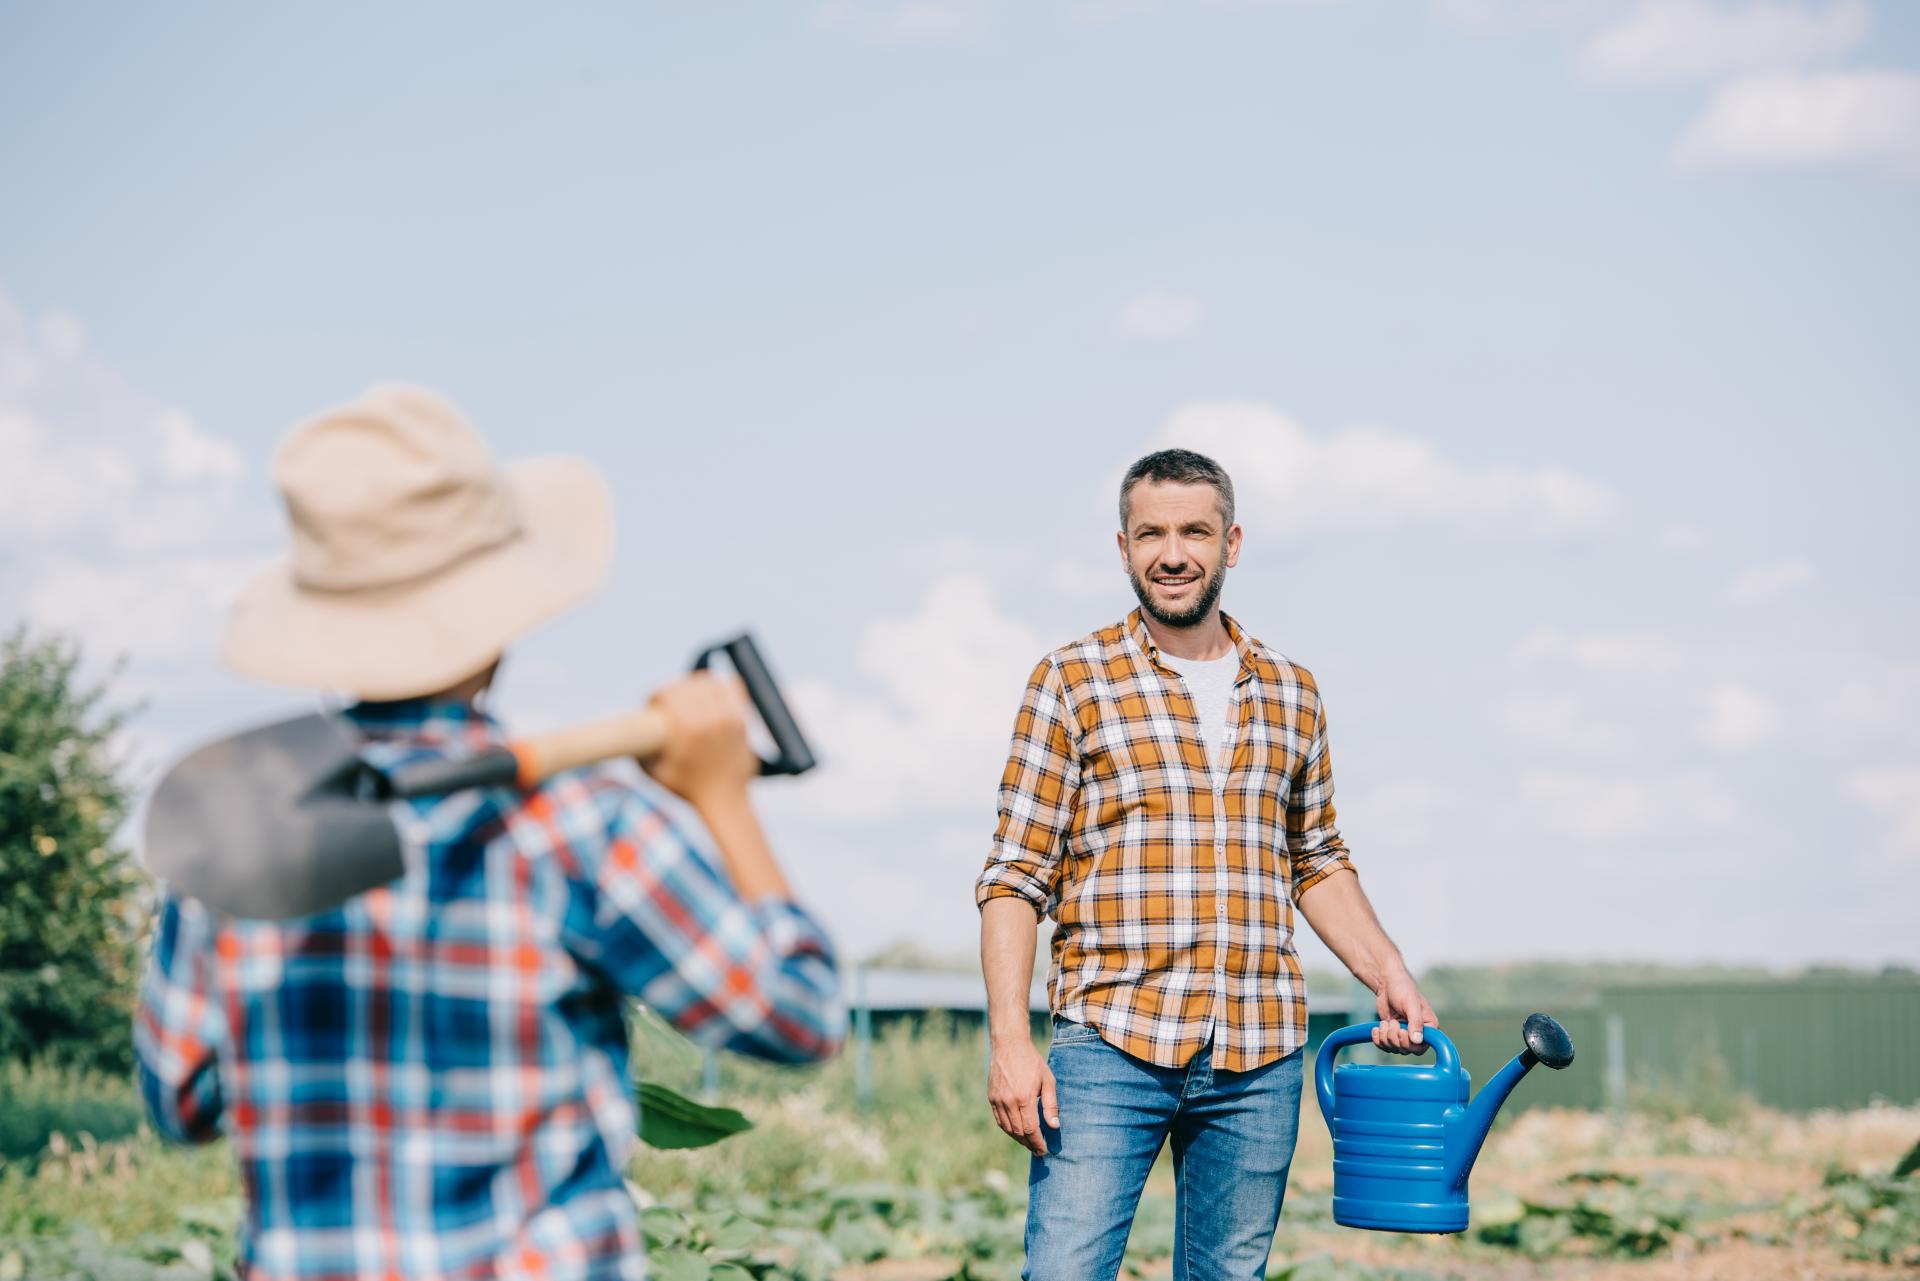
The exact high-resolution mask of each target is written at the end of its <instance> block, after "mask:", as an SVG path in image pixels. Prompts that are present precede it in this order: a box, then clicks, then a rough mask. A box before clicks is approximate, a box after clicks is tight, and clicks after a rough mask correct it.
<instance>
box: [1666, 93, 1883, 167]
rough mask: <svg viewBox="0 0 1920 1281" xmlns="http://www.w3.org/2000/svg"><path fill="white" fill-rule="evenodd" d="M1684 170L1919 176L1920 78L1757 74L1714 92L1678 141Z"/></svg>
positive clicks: (1677, 151) (1676, 153)
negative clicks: (1825, 170) (1829, 170)
mask: <svg viewBox="0 0 1920 1281" xmlns="http://www.w3.org/2000/svg"><path fill="white" fill-rule="evenodd" d="M1674 159H1675V161H1676V162H1677V163H1679V164H1680V165H1682V166H1684V167H1688V168H1736V167H1756V168H1847V169H1859V170H1864V171H1866V172H1869V173H1877V174H1881V175H1885V176H1888V177H1893V178H1906V179H1916V178H1920V74H1916V73H1913V72H1904V71H1832V72H1823V73H1816V74H1794V73H1783V74H1772V75H1758V76H1753V77H1749V78H1747V79H1742V80H1737V81H1734V82H1733V83H1732V84H1729V85H1726V86H1724V87H1722V88H1721V89H1719V90H1717V91H1716V92H1715V93H1714V95H1713V100H1712V101H1711V102H1710V103H1709V104H1708V105H1707V109H1706V111H1705V112H1704V113H1702V114H1701V115H1700V117H1699V118H1698V119H1696V120H1695V121H1694V122H1693V123H1692V124H1691V125H1689V126H1688V127H1687V130H1686V132H1685V133H1684V134H1683V135H1681V138H1680V141H1679V142H1678V143H1677V144H1676V145H1675V148H1674Z"/></svg>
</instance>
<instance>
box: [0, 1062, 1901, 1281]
mask: <svg viewBox="0 0 1920 1281" xmlns="http://www.w3.org/2000/svg"><path fill="white" fill-rule="evenodd" d="M983 1048H984V1047H983V1046H982V1045H981V1044H980V1042H979V1040H978V1036H977V1034H973V1033H962V1034H958V1035H950V1034H949V1032H948V1030H947V1029H944V1028H942V1027H939V1026H938V1025H936V1026H934V1027H931V1028H928V1029H925V1030H922V1031H920V1032H917V1033H916V1032H912V1031H909V1030H907V1029H905V1028H901V1029H898V1030H896V1031H894V1032H893V1033H892V1034H891V1035H889V1036H887V1037H885V1038H883V1039H882V1040H881V1042H880V1043H879V1044H878V1045H877V1046H876V1048H875V1051H874V1055H873V1064H872V1067H873V1094H872V1102H871V1105H870V1106H869V1107H868V1108H866V1109H865V1110H861V1109H859V1108H857V1107H856V1106H855V1101H854V1069H853V1063H852V1061H851V1057H850V1056H842V1057H841V1058H840V1059H838V1060H836V1061H835V1062H833V1063H831V1064H828V1065H826V1066H824V1067H820V1068H815V1069H806V1070H780V1069H772V1068H767V1067H762V1066H759V1065H755V1064H750V1063H745V1062H742V1061H738V1060H726V1061H723V1063H722V1065H721V1072H720V1083H719V1088H718V1091H717V1097H719V1098H720V1099H723V1100H725V1101H727V1102H730V1103H733V1104H735V1105H737V1106H738V1107H739V1108H740V1109H741V1110H743V1111H744V1112H746V1113H747V1114H748V1115H749V1116H750V1117H752V1118H753V1120H754V1122H755V1127H754V1129H753V1130H751V1131H750V1132H748V1133H746V1134H743V1135H739V1136H737V1137H734V1138H731V1139H727V1140H725V1141H723V1142H721V1143H719V1144H717V1145H715V1146H713V1147H709V1148H705V1149H701V1150H697V1151H687V1152H661V1151H652V1150H643V1151H642V1152H641V1154H640V1156H639V1157H638V1158H637V1159H636V1161H635V1162H634V1166H633V1169H632V1172H631V1177H632V1181H633V1183H634V1186H635V1195H636V1196H637V1197H638V1198H639V1199H640V1200H641V1201H642V1203H643V1204H645V1205H647V1206H648V1207H649V1208H648V1209H647V1210H646V1212H645V1215H646V1224H647V1228H648V1233H649V1236H650V1237H651V1238H652V1240H653V1243H654V1245H655V1250H654V1257H655V1271H656V1275H658V1276H660V1277H662V1278H664V1279H665V1281H683V1279H685V1278H695V1279H698V1278H703V1277H704V1278H713V1279H714V1281H740V1278H742V1277H756V1278H836V1279H839V1281H885V1279H888V1278H891V1279H892V1281H912V1279H913V1278H921V1279H922V1281H945V1279H948V1278H1014V1277H1017V1276H1018V1275H1019V1270H1020V1236H1021V1225H1022V1219H1023V1203H1024V1194H1025V1181H1026V1160H1025V1157H1024V1155H1023V1153H1022V1152H1021V1151H1020V1150H1019V1149H1017V1148H1015V1146H1014V1145H1013V1144H1012V1143H1011V1142H1010V1141H1009V1140H1007V1139H1006V1138H1005V1137H1004V1136H1002V1135H1001V1134H1000V1133H999V1132H998V1131H997V1130H996V1129H994V1127H993V1125H992V1123H991V1120H990V1118H989V1116H988V1113H987V1109H986V1107H985V1104H984V1101H983V1093H982V1084H981V1065H982V1056H983ZM639 1058H640V1059H641V1062H640V1064H639V1066H641V1067H642V1068H644V1069H645V1070H646V1071H647V1073H648V1074H649V1075H650V1076H653V1077H656V1078H659V1079H664V1080H666V1081H667V1082H668V1083H669V1084H673V1085H677V1086H684V1087H687V1088H689V1089H691V1088H693V1087H695V1086H696V1084H697V1082H698V1079H699V1072H700V1065H699V1063H698V1062H697V1060H692V1059H690V1058H689V1057H687V1056H685V1055H684V1054H682V1053H677V1052H674V1051H672V1050H671V1049H670V1048H662V1047H660V1046H658V1045H654V1044H649V1045H647V1046H644V1047H643V1048H642V1050H641V1052H640V1054H639ZM1522 1088H1524V1086H1523V1087H1522ZM0 1095H3V1096H4V1097H0V1145H4V1146H0V1152H5V1153H6V1154H7V1157H6V1161H5V1164H4V1166H3V1167H0V1281H24V1279H26V1278H32V1279H34V1281H42V1279H44V1281H58V1279H60V1278H68V1277H73V1278H80V1277H85V1278H107V1279H110V1278H129V1279H147V1278H161V1277H164V1278H183V1279H184V1278H205V1277H208V1276H228V1275H230V1265H231V1256H232V1232H233V1225H234V1224H235V1222H236V1221H237V1218H238V1214H239V1209H240V1207H239V1202H238V1200H237V1198H236V1191H235V1183H234V1179H233V1177H232V1174H231V1172H230V1169H229V1167H228V1163H227V1158H226V1154H225V1152H224V1150H223V1149H222V1148H220V1147H212V1148H205V1149H197V1150H181V1149H176V1148H169V1147H167V1146H165V1145H162V1144H161V1143H159V1142H158V1141H156V1140H155V1139H154V1138H153V1137H152V1136H151V1135H150V1134H148V1133H146V1132H144V1131H142V1130H140V1129H138V1128H137V1127H138V1119H137V1117H138V1113H137V1108H136V1107H135V1106H134V1099H133V1096H132V1091H131V1089H130V1088H129V1087H128V1086H127V1085H126V1084H125V1083H124V1082H122V1081H119V1080H116V1079H113V1078H107V1077H99V1076H86V1075H76V1074H73V1073H70V1072H63V1071H54V1070H50V1069H40V1070H35V1071H27V1070H23V1069H17V1068H16V1069H7V1070H5V1071H4V1074H0ZM1641 1102H1642V1104H1643V1106H1642V1107H1641V1108H1640V1109H1639V1110H1637V1111H1634V1112H1632V1113H1630V1114H1628V1115H1626V1116H1624V1117H1619V1118H1611V1117H1608V1116H1605V1115H1603V1114H1599V1113H1589V1112H1575V1111H1565V1110H1552V1109H1542V1110H1536V1111H1533V1112H1529V1113H1525V1114H1522V1115H1520V1116H1518V1117H1515V1118H1513V1119H1512V1120H1511V1121H1510V1122H1508V1123H1504V1124H1502V1125H1501V1126H1500V1127H1498V1128H1497V1129H1496V1131H1495V1134H1494V1137H1493V1139H1492V1140H1491V1141H1490V1142H1489V1145H1488V1148H1487V1151H1486V1153H1485V1155H1483V1157H1482V1158H1481V1161H1480V1164H1479V1166H1478V1167H1477V1168H1476V1171H1475V1174H1474V1180H1473V1199H1474V1226H1473V1228H1472V1229H1471V1230H1470V1231H1469V1232H1468V1233H1466V1234H1464V1235H1462V1236H1460V1237H1452V1238H1418V1237H1404V1236H1396V1235H1390V1234H1377V1233H1364V1232H1355V1231H1351V1230H1348V1229H1345V1228H1340V1227H1338V1226H1336V1225H1334V1224H1333V1222H1332V1220H1331V1219H1330V1218H1329V1216H1328V1204H1329V1200H1328V1199H1329V1195H1330V1191H1331V1181H1332V1175H1331V1169H1330V1165H1329V1157H1330V1152H1329V1146H1328V1142H1327V1138H1326V1132H1325V1129H1324V1127H1323V1126H1322V1125H1321V1122H1320V1118H1319V1115H1318V1112H1317V1109H1316V1108H1315V1107H1314V1105H1313V1103H1312V1101H1311V1099H1309V1100H1308V1101H1307V1103H1306V1104H1305V1114H1304V1115H1303V1117H1302V1119H1301V1129H1300V1133H1301V1144H1300V1150H1299V1155H1298V1157H1297V1159H1296V1161H1295V1165H1294V1176H1293V1181H1292V1186H1291V1190H1290V1194H1289V1199H1288V1204H1287V1209H1286V1213H1285V1215H1284V1216H1283V1219H1282V1222H1281V1228H1280V1233H1279V1236H1278V1238H1277V1240H1276V1244H1275V1251H1274V1256H1273V1263H1272V1267H1271V1270H1270V1273H1269V1275H1270V1276H1271V1277H1292V1278H1296V1279H1299V1281H1306V1279H1309V1278H1355V1279H1358V1278H1373V1279H1385V1278H1399V1279H1402V1281H1415V1279H1417V1278H1444V1277H1461V1278H1466V1277H1474V1278H1479V1277H1512V1278H1516V1279H1517V1278H1522V1277H1526V1278H1538V1277H1547V1278H1559V1277H1569V1278H1570V1277H1574V1276H1579V1277H1582V1278H1616V1277H1617V1278H1643V1279H1645V1281H1654V1279H1661V1281H1664V1279H1666V1278H1675V1279H1676V1281H1677V1279H1678V1278H1681V1277H1686V1278H1695V1277H1713V1276H1724V1277H1728V1278H1733V1277H1740V1278H1762V1279H1765V1278H1771V1277H1778V1278H1787V1277H1803V1276H1815V1277H1858V1278H1870V1277H1893V1276H1911V1275H1913V1274H1914V1273H1913V1269H1914V1268H1915V1267H1920V1179H1916V1178H1894V1177H1892V1176H1891V1171H1892V1169H1893V1168H1894V1166H1895V1164H1896V1163H1897V1162H1898V1161H1899V1160H1900V1157H1901V1155H1902V1154H1903V1153H1904V1152H1905V1151H1906V1150H1907V1149H1908V1148H1909V1147H1910V1146H1912V1145H1913V1143H1914V1141H1915V1139H1916V1138H1920V1108H1889V1107H1876V1108H1869V1109H1862V1110H1857V1111H1852V1112H1837V1113H1834V1112H1830V1113H1813V1114H1810V1115H1807V1116H1802V1117H1788V1116H1785V1115H1782V1114H1779V1113H1773V1112H1767V1111H1763V1110H1759V1109H1755V1108H1751V1107H1747V1106H1744V1105H1742V1104H1741V1103H1740V1102H1739V1100H1738V1099H1737V1098H1734V1099H1731V1100H1727V1101H1725V1106H1705V1104H1707V1103H1708V1102H1709V1101H1708V1100H1703V1099H1692V1098H1686V1097H1675V1096H1672V1095H1656V1094H1652V1093H1649V1094H1647V1095H1645V1096H1643V1097H1642V1099H1641ZM1709 1113H1711V1114H1712V1115H1715V1116H1717V1117H1719V1118H1721V1119H1720V1120H1718V1121H1716V1122H1709V1121H1707V1120H1704V1119H1702V1118H1703V1116H1704V1115H1706V1114H1709ZM1172 1204H1173V1200H1172V1183H1171V1175H1170V1173H1169V1172H1168V1171H1167V1170H1166V1169H1165V1168H1164V1162H1163V1168H1162V1169H1160V1170H1158V1171H1156V1173H1155V1175H1154V1177H1153V1179H1152V1181H1151V1182H1150V1184H1149V1187H1148V1191H1147V1196H1146V1198H1145V1200H1144V1202H1143V1204H1142V1206H1141V1210H1140V1215H1139V1219H1138V1221H1137V1223H1136V1226H1135V1229H1134V1235H1133V1239H1132V1243H1131V1246H1130V1249H1129V1258H1128V1265H1127V1267H1128V1272H1129V1274H1130V1275H1134V1276H1159V1275H1166V1274H1167V1271H1168V1257H1167V1256H1168V1254H1169V1251H1170V1248H1171V1242H1172Z"/></svg>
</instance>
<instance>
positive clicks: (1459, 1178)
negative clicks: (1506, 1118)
mask: <svg viewBox="0 0 1920 1281" xmlns="http://www.w3.org/2000/svg"><path fill="white" fill-rule="evenodd" d="M1521 1035H1522V1037H1524V1038H1525V1040H1526V1043H1527V1048H1526V1049H1524V1050H1522V1051H1521V1052H1520V1053H1519V1054H1516V1055H1515V1056H1514V1057H1513V1058H1512V1059H1510V1060H1508V1062H1507V1065H1506V1066H1505V1067H1503V1068H1501V1069H1500V1070H1499V1071H1498V1072H1496V1073H1494V1076H1493V1079H1492V1080H1491V1081H1488V1082H1487V1083H1486V1084H1485V1085H1484V1086H1482V1087H1480V1093H1479V1094H1478V1095H1476V1096H1475V1097H1474V1100H1473V1102H1472V1103H1470V1104H1468V1105H1467V1110H1466V1113H1465V1115H1463V1116H1460V1119H1459V1121H1458V1123H1457V1128H1454V1129H1452V1130H1451V1132H1450V1133H1449V1134H1448V1135H1447V1140H1446V1152H1447V1156H1446V1165H1445V1170H1444V1174H1443V1180H1444V1182H1445V1185H1446V1186H1447V1187H1450V1188H1458V1187H1461V1186H1463V1185H1464V1184H1465V1183H1466V1181H1467V1175H1468V1174H1469V1173H1470V1172H1471V1171H1472V1170H1473V1163H1474V1160H1475V1158H1477V1157H1478V1156H1479V1155H1480V1146H1481V1144H1483V1143H1485V1142H1486V1141H1487V1131H1488V1130H1490V1129H1491V1128H1493V1118H1494V1116H1495V1115H1496V1114H1497V1113H1498V1112H1499V1111H1500V1105H1501V1104H1502V1103H1505V1102H1506V1101H1507V1095H1509V1094H1511V1093H1512V1092H1513V1087H1514V1086H1516V1085H1518V1084H1519V1083H1520V1078H1521V1077H1523V1076H1525V1075H1526V1074H1527V1073H1528V1072H1530V1071H1531V1070H1532V1069H1533V1065H1534V1064H1536V1063H1544V1064H1546V1065H1547V1066H1548V1067H1550V1068H1554V1069H1556V1070H1557V1069H1559V1068H1563V1067H1565V1066H1567V1064H1569V1063H1571V1062H1573V1038H1572V1037H1570V1036H1568V1035H1567V1030H1566V1029H1565V1028H1563V1027H1561V1026H1560V1024H1559V1023H1558V1022H1556V1021H1555V1020H1553V1019H1550V1018H1548V1017H1547V1016H1546V1015H1544V1014H1529V1015H1528V1016H1527V1022H1526V1026H1525V1027H1524V1028H1522V1029H1521ZM1456 1115H1458V1114H1456Z"/></svg>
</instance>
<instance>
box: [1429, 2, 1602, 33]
mask: <svg viewBox="0 0 1920 1281" xmlns="http://www.w3.org/2000/svg"><path fill="white" fill-rule="evenodd" d="M1612 5H1613V0H1432V3H1431V4H1430V5H1429V8H1430V10H1431V12H1432V13H1433V16H1434V17H1435V18H1437V19H1439V20H1440V21H1441V22H1444V23H1447V24H1448V25H1450V26H1456V27H1473V28H1480V29H1506V28H1516V27H1517V28H1525V29H1531V28H1536V27H1567V26H1575V25H1580V24H1583V23H1585V22H1587V21H1588V20H1589V19H1590V18H1591V17H1592V16H1593V15H1594V13H1595V12H1596V11H1604V10H1607V9H1609V8H1611V7H1612Z"/></svg>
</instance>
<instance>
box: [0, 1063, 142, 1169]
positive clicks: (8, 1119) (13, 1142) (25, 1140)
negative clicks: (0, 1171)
mask: <svg viewBox="0 0 1920 1281" xmlns="http://www.w3.org/2000/svg"><path fill="white" fill-rule="evenodd" d="M142 1121H143V1113H142V1110H141V1106H140V1100H139V1099H138V1098H137V1097H136V1096H135V1094H134V1091H133V1085H132V1082H131V1081H129V1080H128V1079H127V1078H126V1077H124V1076H107V1075H104V1074H102V1073H97V1072H90V1071H81V1070H68V1069H61V1068H56V1067H54V1066H53V1065H51V1064H48V1063H35V1064H31V1065H28V1064H21V1063H8V1064H5V1065H4V1066H0V1158H8V1159H13V1160H18V1159H20V1158H23V1157H32V1156H35V1155H37V1154H39V1153H40V1152H41V1151H42V1150H43V1149H45V1148H46V1146H47V1143H48V1141H49V1140H51V1139H52V1138H53V1136H54V1135H56V1134H59V1135H64V1136H66V1137H67V1138H68V1139H70V1140H74V1141H78V1139H79V1138H80V1136H81V1135H83V1134H86V1135H91V1136H92V1137H93V1138H94V1139H96V1140H98V1141H99V1142H102V1143H105V1142H108V1141H110V1140H113V1139H119V1138H124V1137H126V1136H127V1135H130V1134H133V1133H135V1132H136V1131H138V1130H139V1128H140V1126H141V1123H142Z"/></svg>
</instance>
